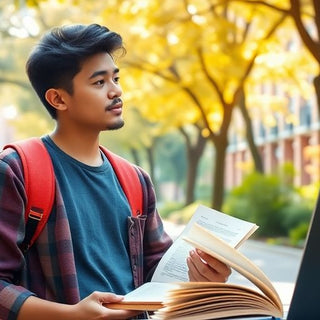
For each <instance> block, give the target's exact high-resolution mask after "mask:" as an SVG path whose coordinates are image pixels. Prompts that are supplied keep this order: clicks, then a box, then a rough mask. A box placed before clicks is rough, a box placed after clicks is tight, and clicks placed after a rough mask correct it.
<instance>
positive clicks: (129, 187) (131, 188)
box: [100, 146, 143, 217]
mask: <svg viewBox="0 0 320 320" xmlns="http://www.w3.org/2000/svg"><path fill="white" fill-rule="evenodd" d="M100 149H101V150H102V151H103V153H104V154H105V155H106V157H107V158H108V160H109V161H110V163H111V166H112V167H113V169H114V171H115V173H116V175H117V177H118V179H119V182H120V185H121V187H122V189H123V191H124V193H125V195H126V197H127V199H128V202H129V205H130V208H131V214H132V216H134V217H136V216H138V215H141V214H142V213H143V191H142V186H141V181H140V179H139V175H138V172H137V169H136V168H135V166H134V165H133V164H131V163H130V162H129V161H127V160H126V159H124V158H122V157H120V156H118V155H116V154H114V153H113V152H111V151H109V150H108V149H107V148H105V147H103V146H100Z"/></svg>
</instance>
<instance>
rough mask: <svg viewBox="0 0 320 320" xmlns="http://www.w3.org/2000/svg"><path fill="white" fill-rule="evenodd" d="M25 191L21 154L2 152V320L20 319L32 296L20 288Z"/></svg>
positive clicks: (10, 151)
mask: <svg viewBox="0 0 320 320" xmlns="http://www.w3.org/2000/svg"><path fill="white" fill-rule="evenodd" d="M25 199H26V196H25V191H24V181H23V173H22V170H21V162H20V159H19V156H18V155H17V153H16V152H15V151H13V150H11V149H6V150H5V151H3V152H1V153H0V319H9V320H11V319H16V318H17V315H18V312H19V310H20V307H21V305H22V304H23V302H24V301H25V299H26V298H28V297H29V296H30V295H32V293H31V292H30V291H28V290H27V289H25V288H23V287H22V286H20V285H19V283H20V280H21V279H20V278H21V275H22V270H23V267H24V265H25V260H24V256H23V253H22V252H21V250H20V248H19V244H20V243H21V241H22V239H23V237H24V207H25Z"/></svg>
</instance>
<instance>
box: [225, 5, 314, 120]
mask: <svg viewBox="0 0 320 320" xmlns="http://www.w3.org/2000/svg"><path fill="white" fill-rule="evenodd" d="M225 1H226V2H232V1H236V2H242V3H246V4H249V5H254V6H255V5H258V6H265V7H268V8H271V9H272V10H274V11H276V12H281V13H284V14H286V15H287V16H290V17H291V18H292V19H293V21H294V23H295V26H296V29H297V32H298V33H299V35H300V37H301V40H302V42H303V43H304V45H305V46H306V48H307V49H308V50H309V52H310V53H311V55H312V56H313V58H314V59H315V60H316V61H317V63H318V69H319V66H320V2H319V1H318V0H306V1H301V0H287V1H279V4H280V3H281V6H280V5H276V4H274V3H272V2H271V1H263V0H225ZM318 72H319V70H318ZM313 83H314V88H315V92H316V95H317V102H318V110H319V116H320V73H319V74H318V75H317V76H315V78H314V81H313Z"/></svg>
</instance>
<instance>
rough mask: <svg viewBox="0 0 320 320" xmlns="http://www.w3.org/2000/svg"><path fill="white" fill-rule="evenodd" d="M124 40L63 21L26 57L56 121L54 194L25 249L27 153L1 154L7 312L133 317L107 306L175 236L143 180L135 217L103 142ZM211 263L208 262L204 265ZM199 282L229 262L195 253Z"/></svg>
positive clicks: (223, 274) (118, 114)
mask: <svg viewBox="0 0 320 320" xmlns="http://www.w3.org/2000/svg"><path fill="white" fill-rule="evenodd" d="M119 51H124V48H123V45H122V39H121V37H120V36H119V35H118V34H116V33H114V32H112V31H110V30H108V29H107V28H106V27H102V26H99V25H97V24H93V25H89V26H84V25H74V26H67V27H62V28H56V29H53V30H52V31H50V32H49V33H47V34H46V35H45V36H44V37H43V38H42V39H41V41H40V43H39V44H38V45H37V46H36V47H35V49H34V50H33V52H32V53H31V55H30V57H29V59H28V62H27V73H28V76H29V79H30V82H31V84H32V86H33V88H34V89H35V91H36V93H37V94H38V95H39V97H40V100H41V101H42V103H43V105H44V106H45V108H46V109H47V111H48V112H49V113H50V115H51V116H52V118H53V119H55V121H56V127H55V130H54V131H53V132H52V133H51V134H49V135H47V136H45V137H43V138H42V140H43V142H44V144H45V146H46V148H47V150H48V151H49V154H50V157H51V159H52V162H53V165H54V171H55V177H56V185H57V187H56V197H55V203H54V207H53V209H52V212H51V215H50V217H49V220H48V222H47V224H46V226H45V229H44V230H43V232H42V233H41V234H40V236H39V238H38V240H37V241H36V243H35V244H34V245H33V246H32V247H31V248H30V249H29V250H28V252H27V254H25V255H24V254H23V252H22V251H21V249H20V245H21V242H22V240H23V238H24V234H25V229H24V227H25V222H24V208H25V204H26V193H25V189H24V178H23V171H22V167H21V162H20V159H19V157H18V155H17V153H16V152H15V151H14V150H12V149H6V150H5V151H4V152H2V153H1V155H0V319H19V320H24V319H30V320H37V319H41V320H43V319H45V320H50V319H54V320H56V319H64V320H68V319H77V320H81V319H84V320H90V319H126V318H130V317H132V316H134V315H136V314H137V313H136V312H131V311H125V310H111V309H108V308H106V307H104V306H103V303H106V302H116V301H120V300H121V299H122V295H124V294H126V293H127V292H129V291H131V290H133V289H134V288H135V287H137V286H139V285H141V284H142V283H143V282H146V281H148V280H150V278H151V276H152V273H153V270H154V268H155V267H156V265H157V263H158V262H159V260H160V259H161V257H162V255H163V254H164V252H165V251H166V250H167V249H168V247H169V246H170V245H171V243H172V241H171V239H170V238H169V237H168V235H167V234H166V233H165V232H164V230H163V225H162V222H161V219H160V217H159V215H158V212H157V210H156V204H155V194H154V190H153V187H152V183H151V181H150V179H149V177H148V175H147V174H146V173H145V172H144V171H143V170H141V169H140V171H141V174H142V176H143V179H144V181H145V187H144V195H145V197H146V200H147V206H146V212H143V214H142V215H141V216H139V217H131V213H130V208H129V205H128V202H127V200H126V197H125V195H124V193H123V191H122V189H121V187H120V185H119V182H118V180H117V177H116V175H115V173H114V171H113V169H112V167H111V165H110V163H109V161H108V160H107V158H106V157H105V156H104V155H103V154H102V153H101V152H100V149H99V134H100V132H101V131H105V130H114V129H119V128H121V127H122V126H123V125H124V121H123V118H122V108H123V104H122V100H121V98H120V97H121V94H122V91H121V88H120V84H119V69H118V67H117V66H116V65H115V60H114V56H115V54H116V53H117V52H119ZM204 261H206V262H204ZM187 263H188V267H189V278H190V280H191V281H226V279H227V278H228V276H229V274H230V269H229V268H228V267H227V266H226V265H224V264H222V263H221V262H219V261H217V260H215V259H213V258H210V257H209V256H207V255H205V254H204V253H201V252H195V251H192V252H191V253H190V257H189V258H188V261H187Z"/></svg>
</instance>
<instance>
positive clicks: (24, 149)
mask: <svg viewBox="0 0 320 320" xmlns="http://www.w3.org/2000/svg"><path fill="white" fill-rule="evenodd" d="M6 148H13V149H15V150H16V151H17V152H18V154H19V156H20V158H21V162H22V165H23V174H24V181H25V189H26V194H27V205H26V209H25V221H26V233H25V238H24V240H23V243H22V246H21V248H22V250H24V251H27V250H28V249H29V247H30V246H31V245H32V244H33V243H34V241H35V240H36V239H37V237H38V236H39V234H40V233H41V231H42V230H43V228H44V226H45V224H46V223H47V221H48V218H49V215H50V212H51V208H52V206H53V202H54V198H55V175H54V170H53V165H52V162H51V158H50V155H49V153H48V151H47V149H46V147H45V146H44V144H43V142H42V141H41V139H39V138H30V139H26V140H21V141H18V142H15V143H11V144H8V145H6V146H5V147H4V148H3V149H6ZM100 149H101V150H102V151H103V153H104V154H105V155H106V157H107V158H108V160H109V161H110V163H111V165H112V167H113V169H114V171H115V173H116V175H117V177H118V180H119V182H120V185H121V187H122V189H123V191H124V193H125V195H126V197H127V199H128V202H129V205H130V208H131V214H132V216H134V217H135V216H138V215H140V214H141V213H142V209H143V191H142V186H141V182H140V179H139V176H138V172H137V169H136V168H135V166H134V165H132V164H131V163H130V162H128V161H127V160H125V159H123V158H121V157H120V156H118V155H116V154H114V153H112V152H111V151H109V150H107V149H106V148H104V147H102V146H100Z"/></svg>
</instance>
